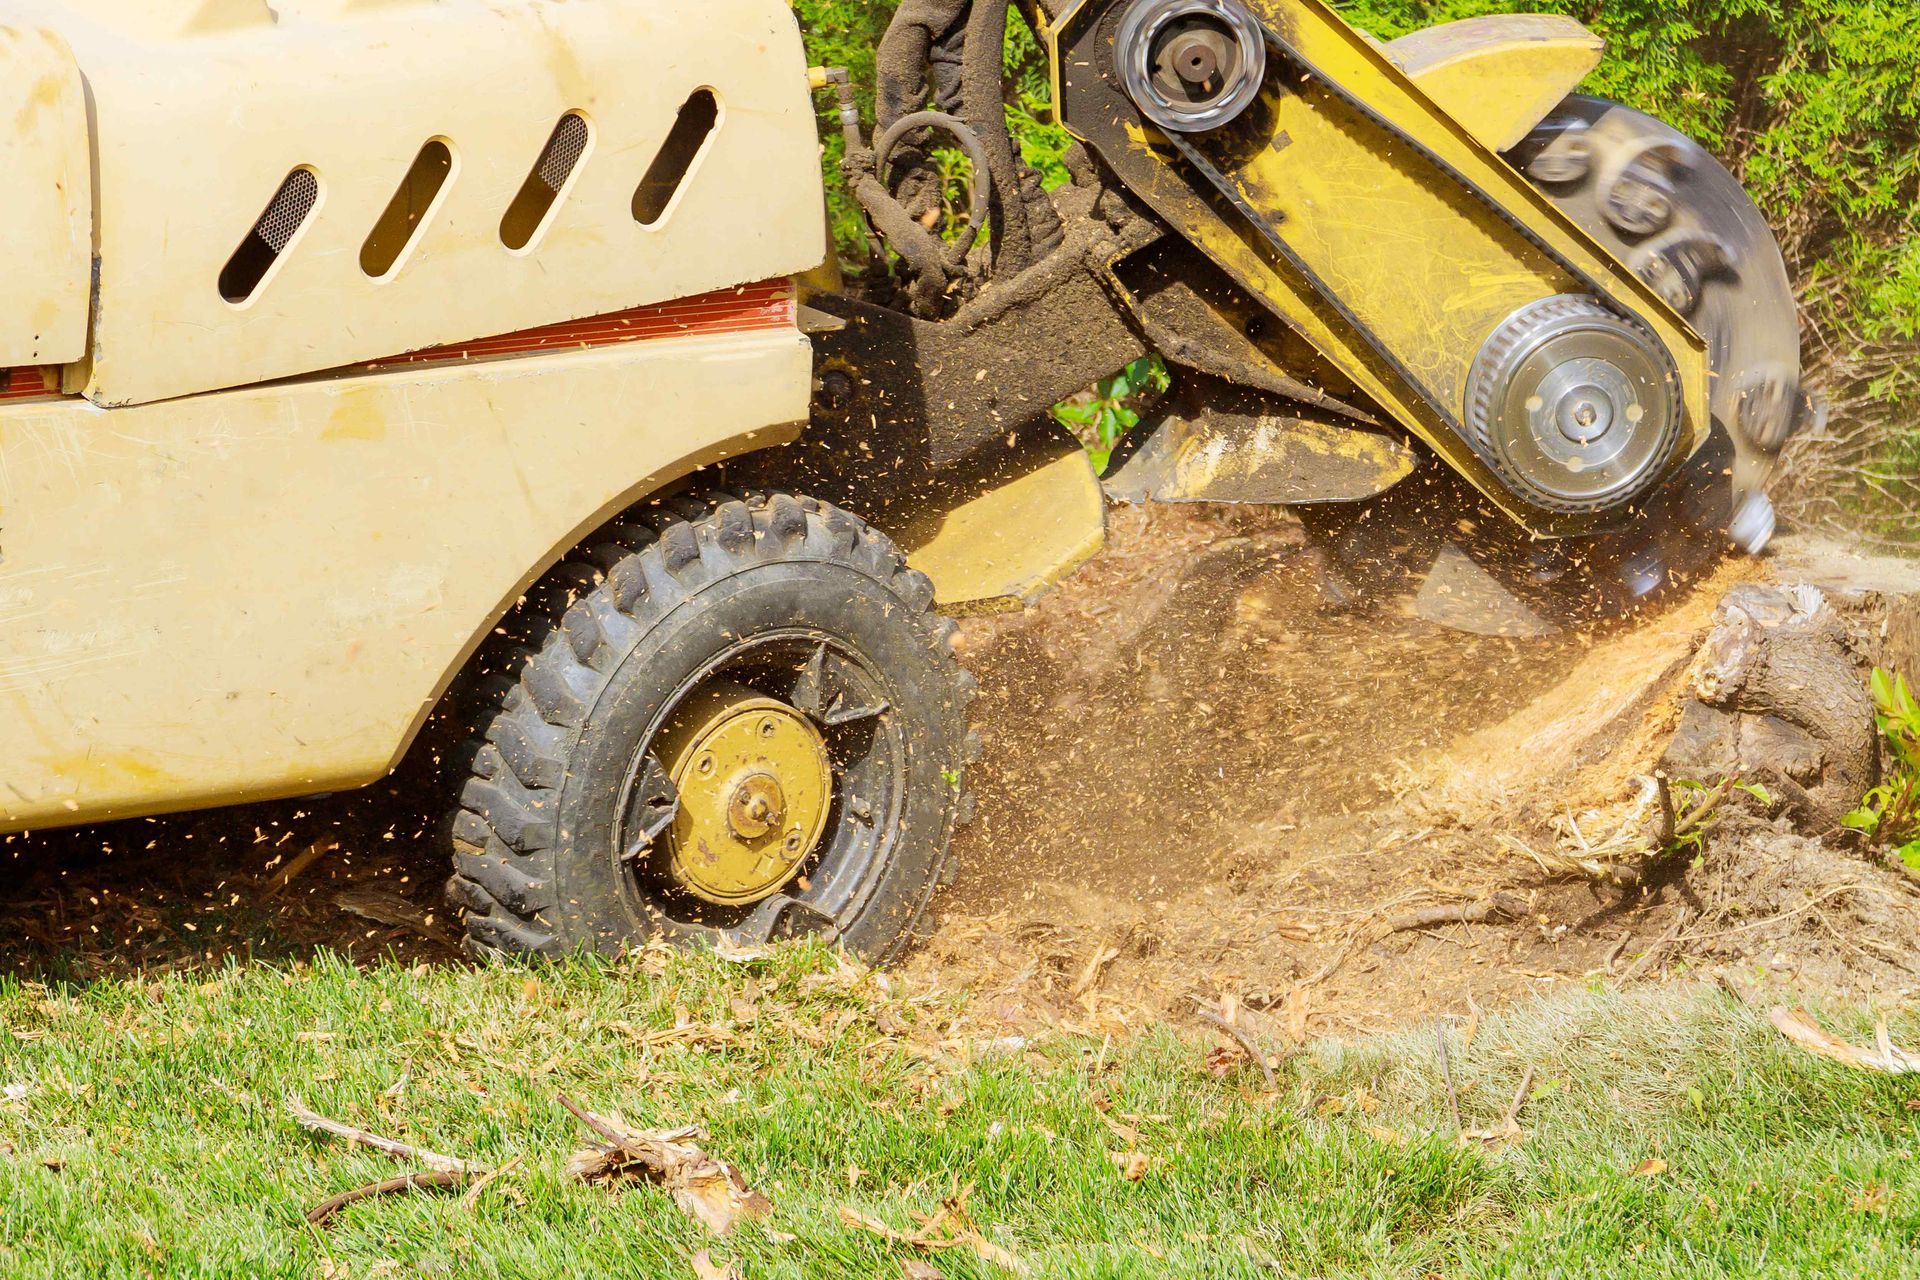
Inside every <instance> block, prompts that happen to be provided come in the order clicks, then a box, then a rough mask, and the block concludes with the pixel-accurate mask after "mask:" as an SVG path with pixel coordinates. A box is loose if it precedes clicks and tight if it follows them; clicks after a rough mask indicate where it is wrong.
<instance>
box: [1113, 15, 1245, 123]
mask: <svg viewBox="0 0 1920 1280" xmlns="http://www.w3.org/2000/svg"><path fill="white" fill-rule="evenodd" d="M1113 52H1114V63H1115V67H1116V69H1117V70H1118V72H1119V76H1120V83H1121V85H1122V87H1124V88H1125V89H1126V91H1127V96H1128V97H1130V98H1132V99H1133V102H1134V105H1135V106H1137V107H1139V108H1140V112H1141V114H1142V115H1144V116H1146V117H1147V119H1149V120H1151V121H1152V122H1153V123H1154V124H1156V125H1159V126H1160V127H1161V128H1162V129H1166V130H1169V131H1171V132H1174V133H1204V132H1206V131H1208V130H1211V129H1219V128H1222V127H1224V126H1225V125H1229V124H1231V123H1233V122H1234V121H1235V120H1237V119H1239V117H1240V115H1241V113H1242V112H1244V111H1245V110H1246V109H1247V108H1248V107H1249V106H1252V105H1253V101H1254V99H1255V98H1257V97H1259V96H1260V86H1261V85H1262V83H1264V81H1265V79H1266V74H1267V42H1266V34H1265V33H1264V32H1263V31H1262V30H1261V29H1260V24H1259V22H1258V21H1256V20H1255V19H1254V17H1253V15H1252V14H1250V13H1248V12H1247V11H1246V9H1244V8H1242V7H1241V6H1240V5H1239V4H1238V3H1237V0H1134V4H1133V5H1132V7H1130V8H1129V9H1128V10H1127V11H1126V12H1125V13H1124V14H1122V15H1121V18H1120V27H1119V30H1118V31H1117V32H1116V33H1115V36H1114V42H1113Z"/></svg>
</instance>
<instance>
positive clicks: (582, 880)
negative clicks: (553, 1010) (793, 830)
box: [447, 493, 977, 963]
mask: <svg viewBox="0 0 1920 1280" xmlns="http://www.w3.org/2000/svg"><path fill="white" fill-rule="evenodd" d="M603 537H604V538H605V539H606V540H605V541H603V542H600V543H599V544H598V545H596V546H593V547H592V548H591V549H589V550H587V551H585V552H584V554H583V555H581V556H580V557H578V558H574V559H570V560H569V561H568V562H567V563H565V564H563V565H562V566H561V568H560V569H559V570H557V571H556V572H555V573H554V574H552V575H549V577H548V578H547V579H546V580H545V581H543V583H542V586H541V588H539V589H536V591H534V592H531V593H529V597H528V599H527V600H526V601H525V602H524V603H523V605H522V607H521V610H520V613H519V616H518V617H516V618H510V619H509V622H508V623H507V625H506V627H505V628H504V629H505V630H506V631H507V632H508V633H509V634H510V635H517V637H518V638H519V639H520V640H521V641H522V642H523V643H524V646H525V647H524V648H523V649H521V650H520V651H518V652H517V653H513V654H510V655H509V656H507V657H506V658H505V659H504V661H502V660H501V659H498V658H496V659H495V661H494V663H493V665H495V666H504V667H506V668H507V672H506V674H510V675H511V677H512V678H511V679H502V678H500V674H498V673H497V674H494V675H490V676H482V677H480V678H479V679H478V680H477V681H476V683H477V684H479V685H481V686H483V687H485V689H486V695H485V696H487V697H488V698H490V699H491V701H492V702H493V704H494V708H495V709H494V711H493V714H492V718H491V723H490V724H488V725H487V727H486V728H485V731H484V735H483V737H482V738H481V739H480V740H479V741H477V742H476V743H475V744H474V746H473V748H472V752H471V766H470V775H469V776H468V777H467V779H466V781H465V784H464V786H463V787H462V788H461V790H460V808H459V809H458V811H457V812H456V813H455V814H454V817H453V822H452V844H453V860H454V874H453V876H452V879H451V880H450V881H449V883H448V888H447V893H448V898H449V900H450V901H451V902H452V903H453V905H454V906H455V907H456V908H457V909H458V910H459V911H460V912H461V914H462V915H463V917H464V919H465V924H466V937H467V944H468V948H469V950H471V951H473V952H474V953H475V954H477V955H491V954H513V955H541V956H554V955H559V954H562V953H566V952H570V951H575V950H592V951H598V952H600V953H603V954H617V953H619V952H620V951H622V950H624V949H627V948H630V947H633V946H635V945H637V944H640V943H643V942H645V941H646V940H648V939H651V938H656V937H663V936H664V937H667V938H669V939H671V940H674V941H679V942H691V941H695V940H698V939H701V938H707V939H711V938H714V937H715V936H717V935H720V934H725V933H727V932H729V928H728V926H727V925H725V924H724V923H722V924H718V925H711V924H702V923H699V922H698V921H694V922H691V923H689V922H686V921H683V920H680V919H676V918H674V917H673V916H672V915H671V914H669V913H667V912H666V911H664V910H661V909H659V908H657V907H656V906H655V905H654V904H652V903H650V902H649V901H647V900H646V897H645V892H644V890H643V889H642V888H641V887H640V885H639V882H638V881H637V880H636V878H635V877H634V876H633V874H632V872H631V871H629V870H628V869H627V868H626V867H624V866H622V865H621V864H620V863H619V861H618V859H616V858H615V856H614V853H613V847H612V846H613V840H614V831H615V830H616V827H617V823H618V816H617V813H616V810H618V809H619V808H620V805H621V800H620V797H621V795H622V793H623V788H624V787H625V785H626V780H627V778H628V776H629V775H630V773H631V771H632V769H633V767H634V762H635V761H636V760H637V759H638V758H639V757H640V755H641V753H642V751H643V749H644V748H645V746H646V744H647V743H648V742H649V740H650V739H651V736H652V734H653V731H654V728H655V727H656V726H657V725H658V724H659V723H660V721H661V720H662V719H663V718H664V717H665V716H666V715H667V713H668V712H669V711H670V709H671V705H672V704H673V702H674V700H675V698H676V695H677V694H678V693H681V692H684V690H685V688H686V687H688V686H687V682H688V681H690V680H694V679H697V678H698V675H699V673H700V672H701V671H702V670H703V669H705V668H704V665H703V664H707V663H709V662H711V661H713V660H714V659H715V655H717V654H721V653H724V652H725V651H726V650H727V649H728V646H729V645H736V644H740V643H747V642H751V641H752V640H753V639H754V637H756V636H779V635H787V634H790V633H795V632H796V631H804V632H805V633H806V634H807V635H820V636H827V637H831V638H832V640H833V642H834V643H836V644H840V645H845V646H848V647H849V648H850V649H851V650H853V651H855V652H857V653H859V654H861V655H864V656H865V657H866V658H867V659H869V660H870V662H871V669H872V671H874V672H876V673H877V674H878V678H879V679H881V680H882V681H883V682H884V686H885V695H886V698H887V700H888V705H889V710H888V712H887V714H888V715H889V716H893V715H896V714H897V716H898V720H897V723H898V725H899V726H900V728H899V733H900V738H899V741H901V742H903V743H904V747H905V749H904V752H903V753H901V756H900V758H901V759H902V760H903V761H904V763H903V764H902V766H901V767H900V769H899V770H898V777H899V778H900V780H901V783H900V789H899V790H898V792H897V793H895V794H897V796H898V799H897V801H896V802H895V803H894V804H893V805H892V806H891V811H890V815H889V816H890V821H889V822H888V823H886V824H884V825H885V826H886V836H887V838H888V841H889V842H888V844H887V845H886V848H885V852H884V853H883V854H879V855H876V856H874V858H873V860H872V862H871V864H870V870H868V871H863V872H862V875H863V876H864V877H865V878H864V879H862V881H861V884H862V885H863V886H865V888H864V889H863V891H862V892H861V893H860V894H859V895H858V898H857V901H849V903H848V905H847V908H846V910H845V912H844V914H843V916H842V917H840V918H837V919H834V920H830V921H829V920H826V919H824V918H823V917H821V916H819V915H818V914H816V913H812V912H806V913H798V919H799V927H798V928H789V929H788V930H787V931H785V932H778V933H775V934H774V935H773V936H791V935H792V934H793V933H815V932H820V933H827V934H829V935H830V936H833V937H836V938H837V939H838V940H839V941H841V942H842V943H844V945H845V946H846V947H847V948H848V949H849V950H851V951H853V952H854V953H856V954H858V955H861V956H862V957H864V958H867V959H869V960H872V961H875V962H879V963H884V962H886V961H888V960H890V959H892V958H894V957H895V956H897V955H898V954H899V953H900V952H901V951H902V950H903V949H904V948H905V947H906V946H908V945H909V944H911V943H912V942H914V941H915V940H917V938H918V937H919V936H922V935H923V934H924V933H925V932H926V931H927V930H929V929H930V927H931V922H930V918H929V907H930V904H931V901H932V899H933V896H934V894H935V892H936V890H937V889H938V888H939V887H940V886H942V885H944V884H947V883H950V882H951V880H952V877H953V874H954V870H955V868H954V865H953V854H952V850H951V842H952V836H953V832H954V829H955V827H956V825H957V824H958V823H960V822H962V821H964V820H965V818H966V817H967V816H968V797H967V796H966V794H965V792H964V790H963V787H962V771H963V770H964V769H965V767H966V764H967V763H968V761H969V757H971V756H973V755H976V754H977V746H976V742H977V739H975V738H973V737H972V736H971V735H970V734H969V733H968V731H967V707H968V704H969V703H970V702H971V701H972V698H973V696H974V683H973V678H972V677H971V676H970V675H969V674H967V672H965V671H964V670H963V669H962V668H961V667H960V665H959V663H958V661H957V660H956V659H955V657H954V654H953V646H952V639H953V635H954V631H955V626H954V624H953V623H952V622H951V621H950V620H948V619H945V618H942V617H940V616H939V615H938V614H936V613H934V612H933V597H934V589H933V584H932V582H931V581H929V580H928V578H927V577H926V575H924V574H922V573H919V572H917V571H915V570H913V569H910V568H908V567H907V564H906V560H905V558H904V557H903V556H902V555H901V553H900V552H899V551H898V550H897V549H896V548H895V547H894V545H893V544H892V542H890V541H889V540H888V539H887V538H886V536H885V535H883V534H881V533H880V532H878V531H877V530H875V529H873V528H871V527H869V526H868V525H866V524H865V523H863V522H862V521H860V520H858V519H856V518H855V517H853V516H851V515H848V514H847V513H846V512H844V511H841V510H840V509H838V508H836V507H832V506H829V505H827V504H825V503H821V502H818V501H816V500H814V499H810V498H799V497H794V496H791V495H788V494H784V493H773V494H754V495H748V496H746V497H744V498H739V497H734V496H732V495H728V494H711V495H703V496H699V497H693V498H677V499H673V500H670V501H669V502H667V503H665V504H659V505H654V506H651V507H649V508H646V509H643V510H642V511H641V512H640V513H638V515H637V516H636V517H635V518H634V519H633V520H629V521H626V522H622V523H620V524H617V525H614V526H612V527H611V528H610V529H609V530H608V531H606V533H605V534H603ZM889 723H895V722H894V721H890V722H889ZM836 786H838V782H837V781H836ZM875 839H876V841H877V840H878V839H880V837H876V838H875ZM874 847H875V848H876V849H877V848H880V845H879V844H878V843H876V844H875V846H874ZM758 940H760V939H757V938H737V939H736V941H758Z"/></svg>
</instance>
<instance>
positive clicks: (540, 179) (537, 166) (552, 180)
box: [500, 111, 593, 253]
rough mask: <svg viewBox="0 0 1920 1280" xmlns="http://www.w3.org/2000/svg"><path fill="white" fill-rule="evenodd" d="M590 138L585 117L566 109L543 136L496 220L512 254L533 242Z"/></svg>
mask: <svg viewBox="0 0 1920 1280" xmlns="http://www.w3.org/2000/svg"><path fill="white" fill-rule="evenodd" d="M592 140H593V127H592V126H591V125H589V124H588V123H587V121H586V117H584V116H582V115H580V114H579V113H578V112H574V111H569V112H567V114H566V115H563V116H561V117H560V120H559V122H558V123H557V124H555V125H554V126H553V132H552V133H551V134H549V135H548V136H547V145H546V146H544V147H542V148H541V149H540V155H539V158H538V159H536V160H535V161H534V162H533V168H532V169H530V170H529V171H528V172H527V180H526V181H525V182H523V183H522V184H520V194H519V195H517V196H515V197H514V198H513V203H512V204H511V205H508V206H507V214H506V216H505V217H504V218H502V219H501V220H500V243H502V244H504V245H506V246H507V248H509V249H512V250H513V251H515V252H516V253H517V252H519V251H520V250H522V249H525V248H526V247H527V246H528V245H530V244H532V243H533V240H534V237H535V236H537V235H539V234H540V228H541V227H543V226H545V225H546V223H547V220H548V218H549V217H550V216H551V215H552V213H553V209H554V206H555V205H556V204H557V203H559V200H560V192H561V191H562V190H563V189H564V188H565V187H566V185H567V183H568V182H570V181H571V180H572V179H573V175H574V171H575V170H577V169H579V167H580V161H581V159H582V157H584V156H585V155H586V153H587V144H588V143H589V142H591V141H592Z"/></svg>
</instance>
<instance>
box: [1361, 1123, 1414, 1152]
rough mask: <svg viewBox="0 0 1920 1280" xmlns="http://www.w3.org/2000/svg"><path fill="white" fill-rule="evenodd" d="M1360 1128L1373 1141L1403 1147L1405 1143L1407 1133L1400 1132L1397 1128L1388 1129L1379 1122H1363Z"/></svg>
mask: <svg viewBox="0 0 1920 1280" xmlns="http://www.w3.org/2000/svg"><path fill="white" fill-rule="evenodd" d="M1360 1128H1361V1129H1362V1130H1364V1131H1365V1132H1366V1134H1367V1136H1368V1137H1370V1138H1372V1139H1373V1140H1374V1141H1375V1142H1382V1143H1385V1144H1386V1145H1387V1146H1389V1147H1404V1146H1406V1145H1407V1135H1406V1134H1404V1133H1401V1132H1400V1131H1399V1130H1398V1129H1389V1128H1387V1127H1386V1126H1385V1125H1381V1124H1363V1125H1361V1126H1360Z"/></svg>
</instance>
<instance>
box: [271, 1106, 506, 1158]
mask: <svg viewBox="0 0 1920 1280" xmlns="http://www.w3.org/2000/svg"><path fill="white" fill-rule="evenodd" d="M287 1110H288V1111H289V1112H291V1113H292V1114H293V1118H294V1119H295V1120H297V1121H299V1122H300V1125H301V1127H303V1128H306V1129H311V1130H313V1131H314V1132H315V1133H324V1134H328V1135H330V1136H332V1137H335V1138H344V1139H346V1140H347V1141H348V1142H350V1143H353V1144H355V1145H358V1146H362V1147H372V1148H373V1149H374V1150H375V1151H379V1152H383V1153H385V1154H386V1155H390V1156H392V1157H393V1158H394V1159H396V1160H405V1161H407V1162H409V1163H411V1164H422V1165H425V1166H426V1167H427V1168H429V1169H432V1170H435V1171H436V1172H441V1173H458V1174H461V1175H463V1176H464V1175H466V1174H468V1173H471V1172H472V1171H473V1166H471V1165H469V1164H468V1163H467V1162H466V1161H465V1160H456V1159H455V1158H454V1157H452V1156H443V1155H441V1154H440V1153H439V1152H437V1151H428V1150H427V1149H426V1148H424V1147H415V1146H410V1145H408V1144H407V1143H404V1142H397V1141H395V1140H394V1139H392V1138H383V1137H381V1136H380V1135H379V1134H377V1133H368V1132H367V1131H366V1130H365V1129H356V1128H354V1127H353V1126H352V1125H349V1124H342V1123H340V1122H339V1121H338V1120H329V1119H327V1117H325V1116H323V1115H321V1114H319V1113H318V1112H316V1111H314V1110H313V1109H312V1108H310V1107H308V1106H307V1104H306V1103H304V1102H302V1101H301V1100H300V1099H299V1098H298V1097H296V1096H294V1095H293V1094H288V1095H287Z"/></svg>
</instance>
